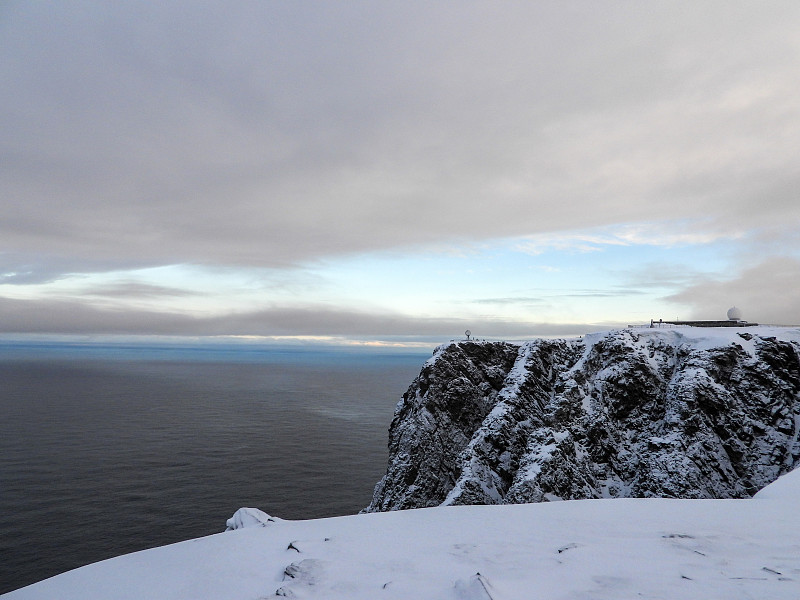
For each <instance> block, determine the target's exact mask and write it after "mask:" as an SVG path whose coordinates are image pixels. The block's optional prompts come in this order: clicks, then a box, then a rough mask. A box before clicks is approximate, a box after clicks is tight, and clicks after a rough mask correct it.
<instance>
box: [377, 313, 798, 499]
mask: <svg viewBox="0 0 800 600" xmlns="http://www.w3.org/2000/svg"><path fill="white" fill-rule="evenodd" d="M799 428H800V329H797V328H768V327H749V328H741V329H739V328H724V329H712V328H673V329H626V330H620V331H612V332H607V333H602V334H593V335H589V336H586V337H585V338H584V339H580V340H572V341H567V340H536V341H532V342H527V343H524V344H521V345H518V344H511V343H505V342H454V343H450V344H446V345H443V346H440V347H439V348H438V349H437V350H436V352H435V353H434V356H433V357H432V358H431V359H430V360H429V361H428V362H427V363H426V364H425V365H424V366H423V368H422V371H421V372H420V375H419V377H418V378H417V379H416V380H415V381H414V382H413V383H412V385H411V386H410V387H409V389H408V391H407V392H406V394H405V395H404V397H403V400H402V401H401V402H400V403H399V404H398V406H397V409H396V411H395V416H394V419H393V421H392V425H391V428H390V432H389V450H390V458H389V465H388V469H387V473H386V475H385V476H384V478H383V479H382V480H381V481H380V482H379V483H378V485H377V486H376V489H375V494H374V498H373V501H372V503H371V504H370V506H369V507H368V508H367V509H366V511H368V512H376V511H386V510H395V509H405V508H420V507H428V506H436V505H441V504H444V505H449V504H507V503H527V502H541V501H547V500H555V499H564V500H567V499H580V498H608V497H668V498H745V497H749V496H752V495H753V494H755V493H756V492H757V491H758V490H759V489H761V488H763V487H764V486H766V485H768V484H769V483H770V482H772V481H774V480H775V479H777V478H778V477H779V476H780V475H781V474H783V473H785V472H787V471H790V470H791V469H792V468H793V467H794V466H795V464H796V463H797V461H798V460H799V459H800V443H799V442H798V429H799Z"/></svg>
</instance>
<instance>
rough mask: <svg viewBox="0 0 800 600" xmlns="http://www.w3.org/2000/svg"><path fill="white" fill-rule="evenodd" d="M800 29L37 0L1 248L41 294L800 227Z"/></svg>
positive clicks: (699, 10) (746, 22)
mask: <svg viewBox="0 0 800 600" xmlns="http://www.w3.org/2000/svg"><path fill="white" fill-rule="evenodd" d="M799 21H800V6H798V5H797V4H796V3H793V2H777V3H773V4H771V5H770V10H763V7H761V6H758V5H755V4H753V5H738V6H736V7H731V6H730V4H729V3H726V2H710V3H685V4H681V5H680V6H679V7H678V6H676V5H674V4H673V3H663V4H661V3H648V5H647V7H644V6H642V7H638V6H635V5H624V4H619V5H607V4H604V5H600V4H597V5H588V6H581V7H580V9H578V7H577V6H574V7H573V6H569V5H564V4H563V3H548V2H541V3H527V4H526V3H519V4H509V5H506V6H504V8H503V10H497V8H496V6H494V5H493V4H491V3H485V4H484V3H470V4H468V5H464V4H463V3H451V2H437V3H417V2H410V3H402V4H393V5H390V4H386V3H361V2H352V3H335V4H320V3H307V2H302V1H301V2H292V3H262V2H238V3H236V4H234V5H231V4H230V3H214V2H211V3H203V4H202V5H198V4H196V3H188V2H187V3H184V2H170V3H166V4H164V5H163V6H162V5H159V4H154V3H144V4H127V3H106V4H97V3H86V4H83V3H79V2H78V3H73V2H71V3H69V4H58V5H52V6H50V5H48V6H47V7H45V6H43V5H37V4H35V3H17V4H12V5H11V6H10V7H8V8H6V9H5V11H4V15H3V17H2V25H1V26H2V27H3V35H2V36H0V56H3V60H2V61H0V77H1V78H2V80H3V81H4V85H3V86H2V89H0V107H2V108H0V127H2V129H3V131H4V135H3V139H2V140H0V186H2V189H3V190H4V192H3V195H4V202H3V204H2V207H0V240H2V241H1V242H0V251H4V252H13V253H15V256H17V257H18V260H17V261H16V262H15V264H14V265H12V266H13V268H11V269H8V271H7V272H9V273H19V275H14V277H15V278H16V279H15V281H16V282H18V283H23V282H27V281H36V280H39V281H41V280H44V279H48V278H52V277H57V276H58V272H59V270H61V272H67V271H66V269H70V270H74V269H78V270H80V269H92V268H95V267H94V266H93V265H95V264H96V263H97V257H108V262H110V263H116V264H129V265H134V266H140V267H141V266H152V265H167V264H180V263H191V264H205V265H239V266H242V265H243V266H270V267H275V266H277V267H283V266H287V265H296V264H298V263H302V262H304V261H308V260H312V259H316V258H320V257H325V256H330V255H335V254H347V253H359V252H369V251H372V250H379V249H386V248H404V247H411V246H415V245H424V244H434V243H441V242H442V241H443V240H448V241H452V242H458V241H459V240H462V241H463V240H476V239H488V238H497V237H512V236H523V235H531V234H537V233H548V232H551V233H552V232H560V231H575V230H576V229H585V228H590V227H598V226H604V225H611V224H615V223H630V222H644V221H653V220H660V219H663V220H669V221H673V220H676V219H694V218H697V217H698V216H699V217H700V218H701V219H706V220H708V225H707V227H706V228H705V229H704V230H703V231H708V232H710V233H708V234H704V233H703V231H698V232H696V233H695V234H693V235H695V236H700V237H701V238H702V236H703V235H735V234H738V232H741V231H742V229H743V228H757V227H763V226H767V225H768V224H776V223H777V224H785V225H784V226H783V227H782V230H783V231H785V230H787V229H789V230H791V229H794V228H795V227H796V223H797V221H798V216H800V215H798V203H797V201H796V190H797V189H798V183H799V180H800V170H799V169H798V166H797V161H796V156H797V155H798V153H800V107H799V106H798V105H797V103H796V102H795V101H794V97H795V88H796V73H797V70H798V64H797V58H796V57H797V49H798V42H797V36H796V27H795V25H796V24H797V23H798V22H799ZM641 239H642V238H641V237H637V234H636V233H635V232H633V231H628V233H627V234H624V235H620V236H617V237H610V238H602V239H585V240H580V239H575V238H573V239H572V242H584V243H585V248H587V249H596V248H598V247H602V246H603V245H604V244H609V243H628V244H632V243H641ZM664 239H665V240H667V241H668V242H669V239H670V238H669V236H667V237H666V238H664ZM692 239H696V238H692ZM689 241H690V240H689V239H688V238H682V237H681V235H678V236H677V237H675V238H673V239H672V241H671V242H669V243H688V242H689ZM32 256H35V257H38V258H40V259H41V260H37V261H32V260H31V259H30V257H32ZM42 257H43V258H42ZM26 265H28V266H29V267H30V268H29V269H28V270H23V269H22V267H24V266H26Z"/></svg>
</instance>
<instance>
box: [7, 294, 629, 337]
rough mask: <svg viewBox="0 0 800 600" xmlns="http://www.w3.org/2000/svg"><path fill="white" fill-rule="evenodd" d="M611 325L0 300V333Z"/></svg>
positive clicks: (381, 333) (276, 332)
mask: <svg viewBox="0 0 800 600" xmlns="http://www.w3.org/2000/svg"><path fill="white" fill-rule="evenodd" d="M612 325H619V324H605V325H597V326H592V325H587V324H574V323H567V324H560V323H521V322H516V321H501V320H492V319H472V320H464V319H424V318H419V317H414V316H408V315H394V314H388V315H387V314H376V313H369V312H358V311H346V310H335V309H330V308H326V307H306V308H272V309H265V310H261V311H255V312H249V313H241V314H232V315H224V316H218V317H190V316H187V315H184V314H176V313H164V312H155V311H146V310H124V311H123V310H103V309H99V308H96V307H92V306H89V305H87V304H85V303H82V302H76V301H66V300H37V301H30V300H27V301H22V300H11V299H7V298H0V333H50V334H53V333H55V334H95V333H106V334H149V335H262V336H284V335H301V336H302V335H310V336H320V335H327V336H348V337H382V338H384V339H385V338H387V337H392V336H413V337H414V338H417V339H418V338H420V337H425V336H435V337H436V338H439V339H441V338H447V337H453V336H460V335H461V334H462V333H463V332H464V330H465V329H466V328H471V329H472V330H473V331H474V332H475V335H477V336H481V337H497V336H500V337H503V336H512V337H524V336H536V335H579V334H583V333H586V332H587V331H590V330H592V329H602V328H604V327H609V326H612Z"/></svg>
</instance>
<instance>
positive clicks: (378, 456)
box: [0, 341, 430, 593]
mask: <svg viewBox="0 0 800 600" xmlns="http://www.w3.org/2000/svg"><path fill="white" fill-rule="evenodd" d="M429 355H430V351H429V350H424V351H419V350H417V351H415V352H408V351H405V352H394V351H387V350H385V349H383V350H368V349H358V350H352V349H347V348H336V347H321V348H320V347H313V346H309V347H304V346H301V347H294V346H293V347H278V346H269V345H262V346H258V345H252V344H228V345H225V344H213V345H209V346H206V345H203V344H187V345H180V344H175V343H172V344H149V345H148V344H143V343H137V344H123V343H111V344H104V343H99V342H80V343H65V342H58V343H55V342H54V343H50V342H42V341H36V342H19V341H13V342H2V341H0V432H1V433H0V593H4V592H7V591H10V590H14V589H17V588H19V587H23V586H25V585H28V584H31V583H34V582H36V581H39V580H41V579H45V578H47V577H51V576H53V575H56V574H58V573H62V572H65V571H68V570H70V569H74V568H77V567H80V566H82V565H86V564H89V563H92V562H96V561H99V560H103V559H107V558H111V557H114V556H118V555H120V554H126V553H129V552H135V551H138V550H143V549H146V548H152V547H155V546H161V545H165V544H170V543H174V542H179V541H183V540H188V539H191V538H196V537H201V536H206V535H211V534H216V533H219V532H222V531H224V529H225V521H226V520H227V519H228V518H229V517H231V516H232V515H233V513H234V512H235V511H236V510H237V509H238V508H240V507H243V506H249V507H256V508H260V509H261V510H263V511H265V512H267V513H269V514H270V515H273V516H277V517H280V518H283V519H315V518H321V517H331V516H338V515H348V514H355V513H357V512H358V511H359V510H360V509H362V508H364V507H365V506H366V505H367V504H369V502H370V499H371V497H372V490H373V488H374V486H375V484H376V482H377V481H378V480H379V479H380V477H381V476H382V475H383V474H384V472H385V470H386V463H387V457H388V453H387V441H388V435H387V431H388V428H389V425H390V423H391V419H392V415H393V412H394V408H395V406H396V405H397V403H398V401H399V400H400V399H401V398H402V395H403V393H404V392H405V390H406V389H407V387H408V385H409V384H410V383H411V381H412V380H413V379H414V377H415V376H416V375H417V374H418V372H419V369H420V367H421V365H422V364H423V362H424V361H425V360H426V358H427V357H428V356H429Z"/></svg>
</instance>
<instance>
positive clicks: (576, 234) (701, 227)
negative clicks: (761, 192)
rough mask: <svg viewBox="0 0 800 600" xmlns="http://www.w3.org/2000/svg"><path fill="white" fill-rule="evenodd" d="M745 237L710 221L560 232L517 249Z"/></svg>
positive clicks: (587, 248)
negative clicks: (716, 229)
mask: <svg viewBox="0 0 800 600" xmlns="http://www.w3.org/2000/svg"><path fill="white" fill-rule="evenodd" d="M743 237H745V233H744V231H743V230H740V231H736V230H724V231H719V230H718V231H714V226H713V225H709V219H703V220H701V219H694V220H688V219H687V220H685V221H676V220H666V219H665V220H663V221H661V222H659V223H653V222H643V223H628V224H621V225H611V226H607V227H601V228H593V229H588V230H585V231H559V232H551V233H542V234H537V235H533V236H527V237H525V238H523V239H521V240H520V241H518V242H517V243H516V245H515V248H516V249H517V250H518V251H520V252H525V253H526V254H531V255H533V256H537V255H539V254H544V253H545V252H553V251H557V252H577V253H585V252H602V251H603V250H604V249H605V248H606V247H608V246H661V247H667V248H670V247H674V246H687V245H702V244H712V243H715V242H719V241H722V240H736V239H741V238H743Z"/></svg>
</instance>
